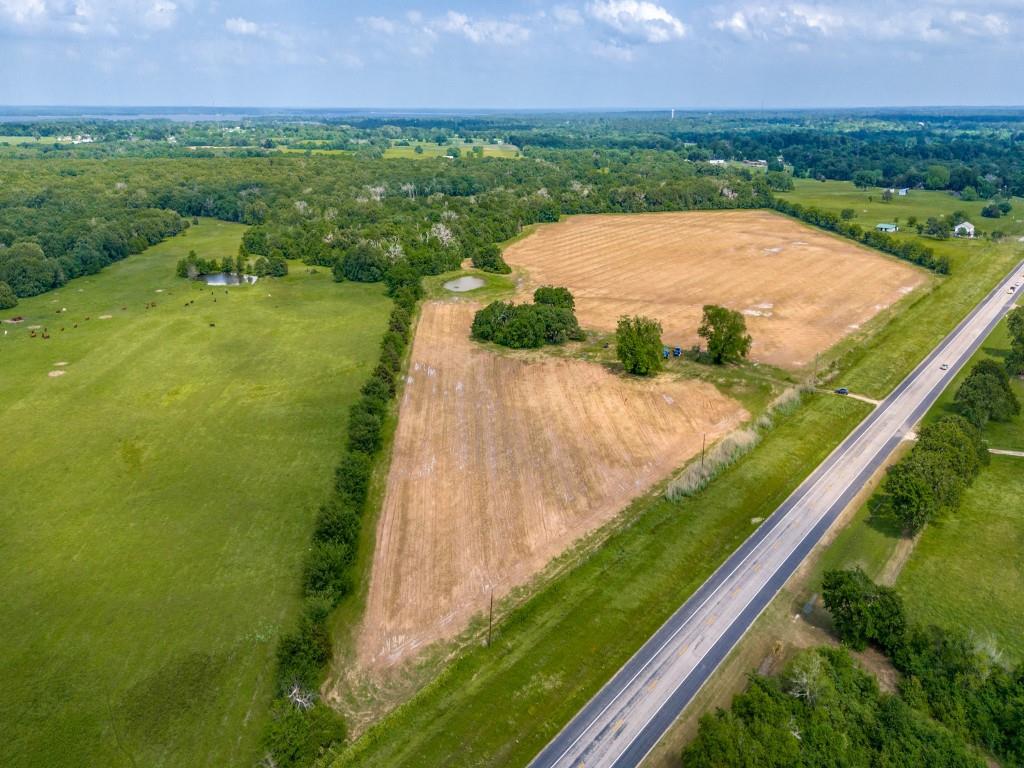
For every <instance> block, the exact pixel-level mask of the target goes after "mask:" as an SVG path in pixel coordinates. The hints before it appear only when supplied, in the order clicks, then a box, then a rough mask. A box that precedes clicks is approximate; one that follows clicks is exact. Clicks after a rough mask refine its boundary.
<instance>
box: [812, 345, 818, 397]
mask: <svg viewBox="0 0 1024 768" xmlns="http://www.w3.org/2000/svg"><path fill="white" fill-rule="evenodd" d="M818 354H819V353H817V352H815V353H814V378H813V379H811V386H812V387H814V388H815V389H817V387H818Z"/></svg>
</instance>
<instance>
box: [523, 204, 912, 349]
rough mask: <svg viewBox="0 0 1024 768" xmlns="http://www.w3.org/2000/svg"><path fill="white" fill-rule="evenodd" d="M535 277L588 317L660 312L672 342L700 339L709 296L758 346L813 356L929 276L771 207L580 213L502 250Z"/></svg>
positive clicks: (603, 322)
mask: <svg viewBox="0 0 1024 768" xmlns="http://www.w3.org/2000/svg"><path fill="white" fill-rule="evenodd" d="M505 260H506V261H507V262H508V263H509V264H512V265H514V266H516V267H523V268H524V269H525V270H526V271H527V273H528V276H529V283H530V285H531V287H532V286H534V285H545V284H550V285H564V286H566V287H567V288H569V289H570V290H571V291H572V292H573V295H574V296H575V297H576V307H577V314H578V315H579V319H580V323H581V325H583V326H584V327H586V328H598V329H601V330H605V331H611V330H614V329H615V323H616V321H617V320H618V318H619V317H620V316H621V315H626V314H628V315H633V314H643V315H648V316H650V317H654V318H657V319H658V320H660V321H661V323H662V325H663V327H664V334H663V338H664V339H665V342H666V343H667V344H673V345H680V346H684V347H689V346H692V345H693V344H696V343H697V342H698V341H699V338H698V336H697V327H698V326H699V325H700V320H701V312H702V307H703V305H705V304H723V305H725V306H727V307H730V308H731V309H735V310H739V311H741V312H743V313H744V314H745V315H746V316H747V318H746V319H747V328H748V329H749V331H750V334H751V336H753V339H754V344H753V348H752V350H751V357H753V358H754V359H757V360H760V361H763V362H767V363H771V364H773V365H778V366H781V367H784V368H801V367H807V366H809V365H813V363H814V356H815V354H816V353H819V352H824V351H825V350H826V349H828V348H829V347H831V346H832V345H833V344H835V343H836V342H837V341H839V340H840V339H841V338H843V337H844V336H846V335H848V334H850V333H851V332H854V331H857V330H858V329H860V328H861V326H863V325H864V324H865V323H867V322H868V321H869V320H870V319H871V318H872V317H873V316H874V315H876V314H877V313H878V312H879V311H880V310H882V309H884V308H886V307H888V306H890V305H892V304H895V303H896V302H897V301H899V300H900V299H901V298H903V297H904V296H905V295H906V294H908V293H910V292H911V291H913V290H914V289H915V288H916V287H918V286H920V285H922V284H923V283H924V282H925V280H926V275H925V273H924V272H923V271H922V270H919V269H917V268H915V267H912V266H910V265H909V264H906V263H902V262H899V261H897V260H896V259H893V258H890V257H886V256H882V255H880V254H878V253H875V252H873V251H870V250H868V249H866V248H862V247H860V246H858V245H856V244H855V243H852V242H850V241H848V240H843V239H840V238H837V237H834V236H831V235H828V234H825V233H823V232H821V231H820V230H817V229H813V228H811V227H807V226H805V225H803V224H800V223H799V222H796V221H794V220H792V219H790V218H787V217H784V216H779V215H777V214H774V213H771V212H767V211H710V212H703V211H690V212H685V213H656V214H638V215H626V216H621V215H604V216H573V217H570V218H567V219H564V220H563V221H560V222H559V223H557V224H549V225H544V226H541V227H538V228H537V230H536V231H535V232H534V233H533V234H532V235H530V236H529V237H526V238H524V239H522V240H520V241H518V242H516V243H514V244H512V245H511V246H509V247H508V248H507V249H506V250H505Z"/></svg>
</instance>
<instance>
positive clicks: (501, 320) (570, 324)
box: [472, 285, 584, 349]
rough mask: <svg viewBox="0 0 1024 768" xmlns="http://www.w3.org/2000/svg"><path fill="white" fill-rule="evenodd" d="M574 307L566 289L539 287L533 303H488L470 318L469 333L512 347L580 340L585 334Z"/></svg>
mask: <svg viewBox="0 0 1024 768" xmlns="http://www.w3.org/2000/svg"><path fill="white" fill-rule="evenodd" d="M575 306H576V302H575V300H574V299H573V297H572V294H571V293H570V292H569V291H568V290H567V289H565V288H556V287H554V286H550V285H548V286H542V287H540V288H538V289H537V290H536V291H534V292H533V303H532V304H511V303H509V302H504V301H494V302H491V303H490V304H488V305H487V306H486V307H484V308H483V309H481V310H480V311H479V312H477V313H476V316H475V317H474V318H473V329H472V336H473V338H474V339H476V340H477V341H493V342H494V343H495V344H500V345H502V346H503V347H511V348H512V349H535V348H537V347H542V346H544V345H545V344H562V343H564V342H566V341H582V340H583V339H584V334H583V331H582V329H580V324H579V322H578V321H577V320H576V313H575V312H574V309H575Z"/></svg>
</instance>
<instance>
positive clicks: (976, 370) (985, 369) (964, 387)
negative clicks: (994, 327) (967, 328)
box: [953, 315, 1020, 428]
mask: <svg viewBox="0 0 1024 768" xmlns="http://www.w3.org/2000/svg"><path fill="white" fill-rule="evenodd" d="M1018 317H1019V315H1018ZM1015 322H1019V321H1018V320H1016V318H1015ZM953 402H954V403H955V404H956V406H957V408H958V409H959V411H960V413H961V414H962V415H963V417H964V418H965V419H967V420H968V421H969V422H971V423H972V424H974V425H975V426H976V427H979V428H980V427H984V426H985V425H986V424H987V423H988V422H989V421H1009V420H1010V419H1012V418H1013V417H1014V416H1016V415H1017V414H1019V413H1020V402H1019V401H1018V400H1017V395H1016V394H1015V393H1014V391H1013V388H1012V387H1011V386H1010V377H1009V375H1008V373H1007V366H1004V365H999V363H997V362H996V361H995V360H987V359H986V360H979V361H978V362H977V363H975V364H974V367H973V368H971V372H970V373H969V374H967V378H966V379H964V381H963V383H962V384H961V385H960V388H959V389H958V390H957V391H956V395H955V396H954V398H953Z"/></svg>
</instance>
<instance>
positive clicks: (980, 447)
mask: <svg viewBox="0 0 1024 768" xmlns="http://www.w3.org/2000/svg"><path fill="white" fill-rule="evenodd" d="M988 461H989V455H988V447H987V446H986V445H985V441H984V440H983V439H982V436H981V430H979V429H978V427H977V426H975V425H974V424H972V423H971V422H969V421H967V420H966V419H964V418H963V417H961V416H944V417H942V418H940V419H938V420H936V421H934V422H933V423H931V424H926V425H925V426H923V427H922V428H921V431H920V433H919V434H918V438H917V442H916V443H915V445H914V447H913V448H912V449H911V451H910V453H909V454H907V455H906V456H905V457H904V458H902V459H901V460H900V461H898V462H897V463H896V464H894V465H893V466H891V467H889V470H888V472H887V474H886V478H885V483H884V491H885V493H886V494H887V496H888V500H889V503H890V504H891V507H892V511H893V514H894V515H895V516H896V518H897V519H898V520H899V521H900V523H901V524H902V525H903V527H904V529H905V530H906V531H908V532H910V533H917V532H918V531H920V530H921V529H922V528H923V527H924V526H925V525H926V524H927V523H928V522H929V521H931V520H933V519H935V518H936V517H938V516H939V515H940V514H942V513H944V512H950V511H955V510H956V509H957V508H958V507H959V506H960V499H961V496H962V495H963V492H964V491H965V490H966V489H967V487H968V486H969V485H970V484H971V483H973V482H974V479H975V478H976V477H977V476H978V473H979V472H980V471H981V468H982V466H984V465H986V464H988Z"/></svg>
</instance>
